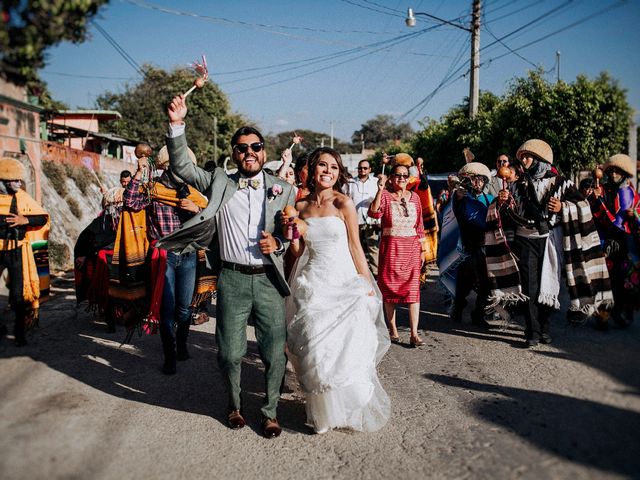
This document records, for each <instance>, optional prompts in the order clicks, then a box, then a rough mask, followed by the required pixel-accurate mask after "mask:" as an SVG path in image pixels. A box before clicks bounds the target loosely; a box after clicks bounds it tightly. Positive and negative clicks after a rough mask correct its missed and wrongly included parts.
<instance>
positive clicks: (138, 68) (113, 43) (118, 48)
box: [91, 20, 146, 77]
mask: <svg viewBox="0 0 640 480" xmlns="http://www.w3.org/2000/svg"><path fill="white" fill-rule="evenodd" d="M91 24H92V25H93V26H94V27H96V30H98V32H100V33H101V34H102V36H103V37H104V38H105V39H106V40H107V42H109V44H111V46H112V47H113V48H115V50H116V51H117V52H118V53H119V54H120V56H121V57H122V58H124V60H125V61H126V62H127V63H128V64H129V65H130V66H131V67H133V69H134V70H135V71H136V72H138V73H139V74H140V75H141V76H142V77H146V73H145V72H144V70H143V69H142V67H141V66H140V65H138V62H136V61H135V59H134V58H133V57H132V56H131V55H129V54H128V53H127V52H126V50H125V49H124V48H122V47H121V46H120V45H119V44H118V42H116V40H115V39H114V38H113V37H112V36H111V35H109V34H108V33H107V31H106V30H105V29H104V28H102V27H101V26H100V25H99V24H98V22H96V21H95V20H91Z"/></svg>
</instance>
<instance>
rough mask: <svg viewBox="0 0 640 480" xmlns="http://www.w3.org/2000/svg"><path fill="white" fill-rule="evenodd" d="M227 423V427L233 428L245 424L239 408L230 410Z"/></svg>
mask: <svg viewBox="0 0 640 480" xmlns="http://www.w3.org/2000/svg"><path fill="white" fill-rule="evenodd" d="M227 423H228V424H229V427H230V428H233V429H234V430H238V429H240V428H242V427H244V426H245V425H246V424H247V422H245V421H244V418H243V417H242V414H241V413H240V410H231V411H230V412H229V415H228V416H227Z"/></svg>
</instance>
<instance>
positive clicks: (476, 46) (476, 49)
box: [404, 0, 480, 118]
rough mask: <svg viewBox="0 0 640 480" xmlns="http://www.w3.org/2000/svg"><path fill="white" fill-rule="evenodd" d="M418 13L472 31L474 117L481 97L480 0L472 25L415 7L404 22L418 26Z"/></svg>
mask: <svg viewBox="0 0 640 480" xmlns="http://www.w3.org/2000/svg"><path fill="white" fill-rule="evenodd" d="M416 15H422V16H425V17H429V18H431V19H433V20H437V21H439V22H440V23H442V24H445V25H451V26H452V27H456V28H459V29H461V30H464V31H465V32H469V33H471V68H470V71H471V75H470V77H471V83H470V85H469V118H473V117H475V116H476V114H477V113H478V99H479V97H480V80H479V72H480V0H473V13H472V16H471V27H469V28H467V27H465V26H464V25H460V24H459V23H453V22H450V21H449V20H445V19H444V18H439V17H436V16H435V15H431V14H430V13H425V12H414V11H413V8H409V9H407V18H405V20H404V23H406V25H407V27H415V26H416Z"/></svg>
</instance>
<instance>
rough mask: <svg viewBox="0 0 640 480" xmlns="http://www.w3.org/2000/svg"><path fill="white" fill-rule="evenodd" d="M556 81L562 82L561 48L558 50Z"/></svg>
mask: <svg viewBox="0 0 640 480" xmlns="http://www.w3.org/2000/svg"><path fill="white" fill-rule="evenodd" d="M556 83H560V50H557V51H556Z"/></svg>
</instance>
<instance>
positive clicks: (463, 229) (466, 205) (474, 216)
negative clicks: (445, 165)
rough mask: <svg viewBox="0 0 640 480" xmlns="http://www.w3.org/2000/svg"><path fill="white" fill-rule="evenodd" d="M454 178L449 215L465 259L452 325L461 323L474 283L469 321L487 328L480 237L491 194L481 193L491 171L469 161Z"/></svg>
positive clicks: (485, 273) (461, 269) (483, 191)
mask: <svg viewBox="0 0 640 480" xmlns="http://www.w3.org/2000/svg"><path fill="white" fill-rule="evenodd" d="M458 177H459V178H460V183H459V185H458V187H457V188H456V189H455V190H454V192H453V197H452V198H453V212H454V214H455V216H456V220H457V221H458V227H459V229H460V238H461V240H462V246H463V248H464V253H465V254H466V255H468V256H467V258H466V259H465V260H464V262H463V263H462V264H460V266H459V269H458V274H457V281H456V295H455V299H454V303H453V314H452V317H453V320H454V321H455V322H460V321H462V311H463V309H464V307H465V305H466V303H467V301H466V297H467V295H468V294H469V292H471V290H472V289H473V287H474V284H475V285H477V297H476V304H475V308H474V309H473V311H472V312H471V322H472V323H473V324H474V325H476V326H479V327H482V328H489V327H490V325H489V323H487V321H486V320H485V319H484V314H485V308H486V306H487V300H488V298H489V283H488V281H487V264H486V258H485V252H484V235H485V231H486V227H487V224H486V217H487V208H488V206H489V204H490V203H491V202H492V201H493V195H491V194H488V193H485V187H486V185H487V184H488V182H489V178H490V177H491V172H490V171H489V169H488V168H487V167H486V166H485V165H483V164H482V163H480V162H469V163H467V164H466V165H465V166H464V167H462V168H461V169H460V171H459V172H458Z"/></svg>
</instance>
